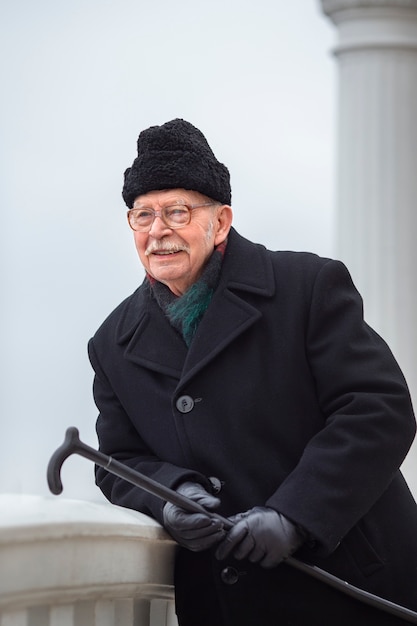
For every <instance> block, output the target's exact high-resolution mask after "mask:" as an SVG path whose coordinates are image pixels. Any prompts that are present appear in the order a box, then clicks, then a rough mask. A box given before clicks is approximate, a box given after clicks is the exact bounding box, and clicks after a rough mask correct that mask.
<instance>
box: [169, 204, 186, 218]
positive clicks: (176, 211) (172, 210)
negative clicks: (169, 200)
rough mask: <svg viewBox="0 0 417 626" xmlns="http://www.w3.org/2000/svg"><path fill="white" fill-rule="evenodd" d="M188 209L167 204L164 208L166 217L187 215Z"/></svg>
mask: <svg viewBox="0 0 417 626" xmlns="http://www.w3.org/2000/svg"><path fill="white" fill-rule="evenodd" d="M187 213H188V209H187V207H185V206H169V207H167V208H166V209H165V214H166V216H167V217H174V218H175V217H183V216H184V215H187Z"/></svg>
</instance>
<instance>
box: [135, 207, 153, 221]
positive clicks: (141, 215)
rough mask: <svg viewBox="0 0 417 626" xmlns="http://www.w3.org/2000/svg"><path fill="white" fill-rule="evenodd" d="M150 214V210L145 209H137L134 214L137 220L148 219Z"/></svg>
mask: <svg viewBox="0 0 417 626" xmlns="http://www.w3.org/2000/svg"><path fill="white" fill-rule="evenodd" d="M151 216H152V211H147V210H146V209H139V210H138V211H137V212H136V214H135V217H136V219H137V220H143V219H148V218H149V217H151Z"/></svg>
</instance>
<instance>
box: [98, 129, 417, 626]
mask: <svg viewBox="0 0 417 626" xmlns="http://www.w3.org/2000/svg"><path fill="white" fill-rule="evenodd" d="M137 147H138V156H137V158H136V159H135V160H134V162H133V165H132V167H131V168H129V169H127V170H126V172H125V181H124V187H123V198H124V200H125V202H126V204H127V206H128V209H129V210H128V213H127V216H128V221H129V225H130V227H131V228H132V230H133V236H134V239H135V245H136V249H137V252H138V254H139V258H140V260H141V263H142V264H143V266H144V268H145V270H146V277H145V279H144V282H143V284H142V285H141V286H140V287H139V288H138V289H137V291H135V292H134V293H133V294H132V295H131V296H130V297H128V298H127V299H126V300H125V301H124V302H122V303H121V304H120V305H119V306H118V308H117V309H116V310H115V311H113V313H111V315H110V316H109V317H108V318H107V320H106V321H105V322H104V324H103V325H102V326H101V327H100V329H99V330H98V331H97V333H96V334H95V336H94V337H93V339H92V340H91V341H90V344H89V354H90V360H91V363H92V366H93V368H94V371H95V379H94V395H95V401H96V404H97V406H98V409H99V411H100V415H99V417H98V421H97V432H98V437H99V442H100V448H101V450H102V451H103V452H105V453H106V454H110V455H112V456H113V457H115V458H116V459H119V460H121V461H123V462H124V463H126V464H128V465H129V466H131V467H133V468H136V469H138V470H139V471H141V472H143V473H145V474H147V475H148V476H150V477H152V478H153V479H155V480H157V481H159V482H161V483H163V484H164V485H167V486H169V487H171V488H173V489H175V490H178V491H179V492H180V493H182V494H185V495H186V496H188V497H189V498H191V499H194V500H196V501H198V502H200V503H202V504H203V505H205V507H206V508H207V509H209V510H216V511H218V512H220V513H221V514H222V515H223V516H226V517H230V518H231V519H232V520H233V522H234V526H233V528H232V529H231V530H229V529H225V528H224V527H223V525H222V523H221V521H217V520H213V519H212V518H210V516H209V515H207V516H206V515H203V514H196V513H186V512H185V511H183V510H181V509H179V508H178V507H176V506H174V505H172V504H169V503H165V502H163V501H161V500H159V499H158V498H156V497H154V496H152V495H149V494H147V493H145V492H143V491H142V490H140V489H138V488H136V487H133V486H132V485H130V484H128V483H126V482H124V481H123V480H121V479H119V478H117V477H115V476H114V475H111V474H109V473H107V472H106V471H105V470H103V469H98V470H97V483H98V485H99V486H100V488H101V489H102V491H103V493H104V494H105V495H106V497H107V498H108V499H109V500H110V501H111V502H113V503H115V504H118V505H121V506H125V507H129V508H132V509H136V510H138V511H142V512H143V513H146V514H148V515H151V516H152V517H154V518H155V519H157V520H158V521H159V522H160V523H161V524H163V525H164V526H165V528H166V529H167V531H168V532H169V533H170V534H171V536H172V537H173V538H174V539H175V540H176V541H177V542H178V544H179V545H180V548H179V551H178V555H177V559H176V570H175V588H176V610H177V615H178V619H179V624H180V625H181V626H238V625H239V626H258V625H261V626H278V625H281V624H282V625H292V626H301V625H306V626H307V625H308V626H332V625H336V624H337V625H338V626H341V625H346V626H352V625H353V624H355V626H358V625H360V626H361V625H362V626H371V625H378V626H381V625H384V624H385V625H392V626H393V625H394V624H401V623H404V622H403V620H402V619H399V618H396V617H393V616H391V615H388V614H386V613H383V612H382V611H379V610H378V609H376V608H372V607H369V606H366V605H364V604H361V603H360V602H358V601H357V600H354V599H351V598H349V597H348V596H346V595H344V594H342V593H340V592H338V591H336V590H334V589H332V588H331V587H329V586H327V585H325V584H323V583H321V582H318V581H317V580H315V579H313V578H311V577H309V576H307V575H306V574H304V573H302V572H299V571H298V570H296V569H294V568H291V567H290V566H289V565H288V564H286V563H285V559H286V558H287V557H288V556H289V555H291V554H292V553H296V556H297V558H299V559H304V560H307V561H308V562H310V563H313V564H317V565H319V566H320V567H321V568H323V569H326V570H327V571H328V572H330V573H332V574H334V575H336V576H338V577H340V578H342V579H343V580H346V581H348V582H350V583H351V584H353V585H355V586H357V587H360V588H362V589H364V590H367V591H368V592H371V593H373V594H377V595H379V596H382V597H384V598H386V599H389V600H391V601H393V602H395V603H399V604H402V605H405V606H406V607H408V608H410V609H413V610H416V609H417V593H416V579H417V536H416V535H417V507H416V504H415V502H414V500H413V498H412V496H411V494H410V492H409V490H408V488H407V486H406V484H405V482H404V479H403V477H402V476H401V474H400V472H399V466H400V465H401V463H402V461H403V459H404V457H405V455H406V453H407V451H408V449H409V447H410V445H411V442H412V440H413V437H414V434H415V419H414V415H413V410H412V406H411V401H410V396H409V393H408V390H407V386H406V383H405V381H404V379H403V376H402V374H401V371H400V369H399V367H398V365H397V363H396V362H395V360H394V358H393V356H392V354H391V352H390V351H389V348H388V347H387V345H386V344H385V343H384V341H383V340H382V339H381V338H380V337H379V336H378V335H377V334H376V333H375V332H374V331H373V330H371V329H370V328H369V326H367V324H366V323H365V322H364V320H363V314H362V302H361V298H360V295H359V294H358V292H357V291H356V289H355V287H354V285H353V284H352V281H351V278H350V276H349V273H348V271H347V270H346V268H345V267H344V265H343V264H342V263H340V262H337V261H333V260H330V259H325V258H320V257H318V256H316V255H314V254H309V253H293V252H271V251H268V250H266V249H265V248H264V247H263V246H261V245H257V244H254V243H251V242H250V241H248V240H246V239H244V238H243V237H241V236H240V235H239V234H238V233H237V232H236V231H235V230H234V229H233V228H232V209H231V207H230V204H231V190H230V180H229V172H228V170H227V168H226V167H225V166H224V165H223V164H222V163H220V162H219V161H218V160H217V159H216V157H215V155H214V154H213V152H212V150H211V149H210V147H209V145H208V143H207V141H206V139H205V137H204V135H203V134H202V133H201V132H200V131H199V130H198V129H197V128H195V127H194V126H192V125H191V124H189V123H188V122H186V121H184V120H180V119H176V120H173V121H170V122H167V123H166V124H163V125H162V126H155V127H151V128H148V129H147V130H144V131H143V132H142V133H141V134H140V135H139V139H138V144H137ZM256 210H257V211H258V212H259V211H262V210H266V209H265V207H256Z"/></svg>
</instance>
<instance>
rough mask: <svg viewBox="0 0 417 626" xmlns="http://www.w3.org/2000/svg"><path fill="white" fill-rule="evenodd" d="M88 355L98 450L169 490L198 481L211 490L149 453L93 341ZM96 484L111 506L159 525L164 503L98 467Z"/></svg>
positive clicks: (197, 478) (194, 474)
mask: <svg viewBox="0 0 417 626" xmlns="http://www.w3.org/2000/svg"><path fill="white" fill-rule="evenodd" d="M88 354H89V358H90V362H91V365H92V367H93V369H94V373H95V374H94V384H93V393H94V400H95V403H96V406H97V407H98V409H99V416H98V419H97V425H96V429H97V435H98V439H99V447H100V451H101V452H103V453H104V454H107V455H109V456H112V457H113V458H115V459H117V460H118V461H120V462H121V463H125V464H126V465H128V466H129V467H131V468H132V469H135V470H137V471H138V472H141V473H143V474H145V475H146V476H148V477H150V478H152V479H153V480H155V481H157V482H159V483H161V484H163V485H165V486H167V487H170V488H172V489H175V488H176V486H178V485H179V484H180V483H182V482H184V481H187V480H191V481H195V482H199V483H201V484H203V485H204V486H205V487H206V488H207V489H210V487H211V484H210V482H209V480H208V479H207V478H206V477H204V476H203V475H201V474H199V473H197V472H194V471H191V470H188V469H185V468H181V467H178V466H176V465H173V464H171V463H168V462H164V461H161V460H160V459H159V458H157V457H156V456H155V455H154V454H153V452H152V451H151V450H149V448H148V447H147V446H146V444H145V442H144V441H143V440H142V438H141V437H140V435H139V433H138V432H137V430H136V429H135V428H134V426H133V424H132V422H131V420H130V419H129V417H128V415H127V414H126V412H125V410H124V408H123V404H122V402H121V400H120V399H119V398H118V397H117V395H116V393H115V392H114V390H113V389H112V386H111V383H110V382H109V380H108V378H107V376H106V374H105V372H104V370H103V368H102V367H101V365H100V361H99V358H98V356H97V352H96V350H95V347H94V338H93V339H91V340H90V342H89V344H88ZM96 483H97V485H98V486H99V488H100V489H101V491H102V492H103V494H104V495H105V497H106V498H107V499H108V500H109V501H110V502H112V503H113V504H117V505H119V506H123V507H126V508H129V509H134V510H136V511H140V512H142V513H145V514H146V515H150V516H151V517H153V518H154V519H156V520H157V521H158V522H160V523H162V509H163V507H164V504H165V502H164V501H163V500H161V499H160V498H158V497H156V496H153V495H151V494H149V493H147V492H145V491H144V490H142V489H140V488H139V487H136V486H135V485H132V484H131V483H129V482H127V481H126V480H124V479H121V478H118V477H117V476H115V475H113V474H111V473H109V472H108V471H107V470H105V469H103V468H101V467H96Z"/></svg>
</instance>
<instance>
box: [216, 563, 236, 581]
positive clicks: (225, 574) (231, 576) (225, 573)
mask: <svg viewBox="0 0 417 626" xmlns="http://www.w3.org/2000/svg"><path fill="white" fill-rule="evenodd" d="M220 578H221V579H222V582H224V584H225V585H235V584H236V583H237V581H238V580H239V572H238V571H237V569H235V568H234V567H230V565H229V566H227V567H225V568H224V569H222V571H221V572H220Z"/></svg>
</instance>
